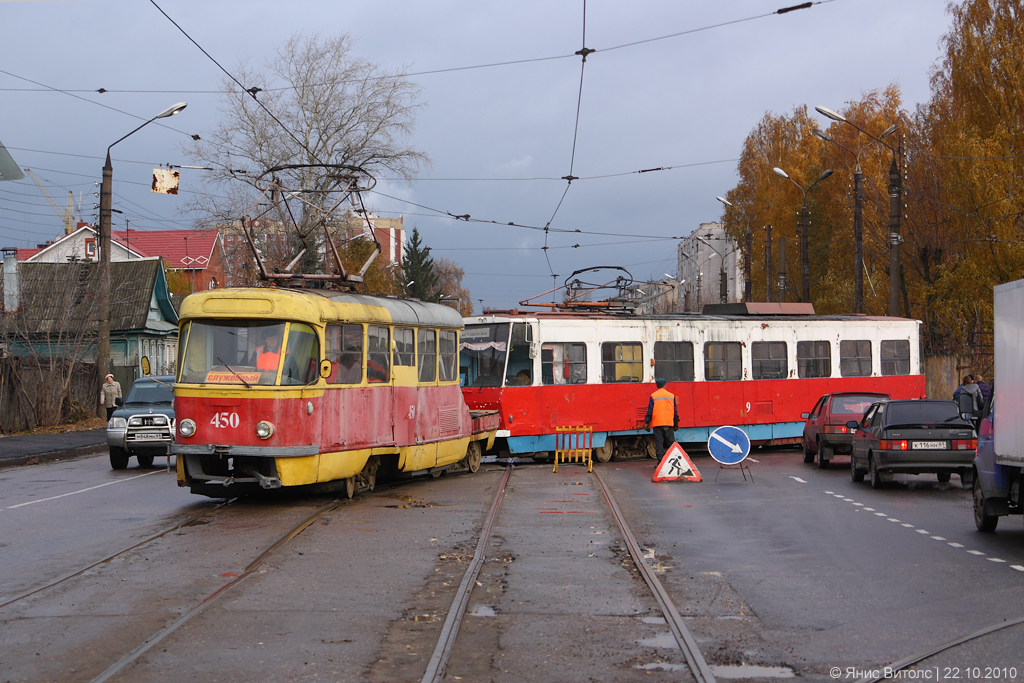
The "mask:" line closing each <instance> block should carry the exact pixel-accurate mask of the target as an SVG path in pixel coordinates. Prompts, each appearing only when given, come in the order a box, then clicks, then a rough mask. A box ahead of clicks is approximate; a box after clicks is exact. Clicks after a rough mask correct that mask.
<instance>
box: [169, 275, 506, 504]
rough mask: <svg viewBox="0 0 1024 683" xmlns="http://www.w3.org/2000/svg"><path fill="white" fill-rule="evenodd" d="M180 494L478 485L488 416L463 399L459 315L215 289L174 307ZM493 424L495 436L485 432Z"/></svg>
mask: <svg viewBox="0 0 1024 683" xmlns="http://www.w3.org/2000/svg"><path fill="white" fill-rule="evenodd" d="M180 318H181V327H180V336H179V353H178V373H177V376H176V382H175V385H174V408H175V415H176V419H177V435H176V442H175V444H174V445H173V446H172V453H174V454H175V455H177V456H178V457H177V468H178V484H179V485H180V486H189V487H190V488H191V490H192V492H193V493H199V494H204V495H209V496H214V497H225V496H235V495H239V494H240V493H245V492H248V491H253V490H259V489H273V488H280V487H290V486H307V485H316V486H319V487H321V488H327V489H331V490H341V491H342V492H344V493H345V494H346V495H348V496H352V495H353V494H354V493H355V491H356V490H358V489H360V488H368V489H372V488H373V486H374V485H375V482H376V479H377V476H378V471H380V472H381V473H382V474H387V475H396V476H397V475H399V474H413V473H420V472H423V473H433V474H437V473H439V472H441V471H443V470H445V469H448V468H451V467H453V466H465V467H466V468H468V469H469V470H471V471H476V469H477V467H479V463H480V454H481V451H482V450H483V448H485V447H489V446H490V444H491V443H492V442H493V439H494V429H495V427H496V426H497V416H496V415H493V414H487V413H483V414H475V415H473V414H471V413H470V410H469V408H468V407H467V406H466V403H465V401H464V400H463V398H462V393H461V391H460V389H459V376H458V367H459V333H460V330H461V329H462V327H463V323H462V319H461V318H460V317H459V315H458V313H457V312H456V311H454V310H453V309H451V308H449V307H447V306H441V305H437V304H428V303H423V302H419V301H410V300H405V299H395V298H386V297H374V296H365V295H359V294H352V293H345V292H335V291H327V290H289V289H280V288H272V287H271V288H252V289H215V290H210V291H207V292H202V293H198V294H193V295H191V296H189V297H188V298H186V299H185V300H184V301H183V302H182V306H181V314H180ZM491 423H493V424H491Z"/></svg>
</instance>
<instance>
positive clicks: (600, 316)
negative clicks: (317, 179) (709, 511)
mask: <svg viewBox="0 0 1024 683" xmlns="http://www.w3.org/2000/svg"><path fill="white" fill-rule="evenodd" d="M794 312H795V313H794ZM464 320H465V323H466V327H465V330H464V331H463V333H462V337H461V345H460V346H461V348H460V351H461V354H460V379H461V383H462V391H463V396H464V397H465V399H466V403H467V404H468V405H469V407H470V408H471V409H473V410H494V409H497V410H499V411H500V414H501V424H500V431H499V432H498V436H499V437H504V439H505V441H504V443H501V442H499V445H500V446H504V447H506V448H507V449H508V451H509V452H510V453H512V454H532V453H540V452H550V451H553V450H554V447H555V428H556V427H558V426H567V425H590V426H592V427H593V430H594V446H595V455H596V458H597V459H598V460H602V461H603V460H607V459H609V458H610V457H611V456H612V454H613V453H614V452H616V451H618V452H620V453H625V452H628V451H635V452H638V453H641V452H644V451H645V450H646V449H647V448H648V446H647V442H648V440H647V439H646V438H645V435H646V434H648V433H649V432H645V431H644V429H643V421H644V416H645V413H646V411H647V401H648V398H649V396H650V394H651V392H653V391H654V380H655V379H656V378H658V377H664V378H665V379H666V380H668V383H669V384H668V389H669V390H670V391H671V392H672V393H673V394H675V395H676V397H677V402H678V405H679V417H680V424H679V429H678V430H677V431H676V439H677V440H678V441H680V442H682V443H696V442H706V441H707V439H708V436H709V434H710V432H711V431H713V430H714V429H715V428H716V427H719V426H721V425H735V426H738V427H741V428H742V429H743V430H744V431H746V433H747V434H748V436H749V437H750V440H751V441H752V442H753V443H756V444H764V445H767V444H782V443H799V441H800V438H801V435H802V430H803V425H804V421H803V420H802V419H801V418H800V413H801V412H806V411H809V410H810V409H811V408H812V407H813V406H814V403H815V402H816V401H817V400H818V399H819V398H820V397H821V396H822V395H823V394H827V393H830V392H835V391H874V392H884V393H888V394H889V395H891V396H892V397H893V398H920V397H923V396H924V395H925V380H924V376H923V375H922V374H921V370H920V368H921V355H920V325H921V323H920V321H917V320H909V319H905V318H891V317H868V316H863V315H858V316H853V315H814V314H813V309H812V308H810V306H808V305H800V304H778V303H775V304H772V303H760V304H758V303H752V304H726V305H722V306H708V307H706V308H705V311H704V313H702V314H672V315H662V316H633V315H617V314H614V313H594V312H586V313H581V312H568V311H567V312H560V311H551V312H534V311H519V310H511V311H501V312H499V311H489V312H487V314H485V315H479V316H472V317H468V318H465V319H464Z"/></svg>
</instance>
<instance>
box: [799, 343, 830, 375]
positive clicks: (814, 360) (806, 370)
mask: <svg viewBox="0 0 1024 683" xmlns="http://www.w3.org/2000/svg"><path fill="white" fill-rule="evenodd" d="M796 370H797V375H799V377H800V379H808V378H811V377H831V376H832V345H831V344H829V343H828V342H827V341H798V342H797V343H796Z"/></svg>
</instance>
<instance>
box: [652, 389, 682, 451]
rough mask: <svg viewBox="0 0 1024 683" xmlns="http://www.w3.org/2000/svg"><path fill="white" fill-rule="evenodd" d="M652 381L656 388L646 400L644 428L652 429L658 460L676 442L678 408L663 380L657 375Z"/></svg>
mask: <svg viewBox="0 0 1024 683" xmlns="http://www.w3.org/2000/svg"><path fill="white" fill-rule="evenodd" d="M654 383H655V384H656V385H657V387H658V389H657V391H655V392H654V393H653V394H651V398H650V400H649V401H648V402H647V416H646V417H645V418H644V429H653V430H654V449H655V451H656V452H657V458H658V460H661V458H662V457H664V455H665V451H667V450H668V447H669V446H671V445H672V444H674V443H675V442H676V429H678V428H679V409H678V407H677V406H676V397H675V396H673V395H672V393H671V392H670V391H669V390H668V389H666V388H665V384H666V382H665V380H664V379H663V378H661V377H659V378H658V379H657V380H655V382H654Z"/></svg>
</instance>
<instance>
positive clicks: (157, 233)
mask: <svg viewBox="0 0 1024 683" xmlns="http://www.w3.org/2000/svg"><path fill="white" fill-rule="evenodd" d="M78 226H79V227H78V229H77V230H75V231H74V232H72V233H71V234H68V235H64V236H63V237H61V238H60V239H58V240H55V241H54V242H52V243H48V244H45V245H40V246H39V247H38V248H36V249H19V250H18V261H21V262H28V263H67V262H70V261H98V260H99V254H98V252H97V250H96V245H97V243H98V241H99V240H98V237H99V235H98V231H97V229H96V228H94V227H93V226H91V225H89V224H87V223H79V224H78ZM111 241H112V243H113V244H112V245H111V250H110V260H111V262H115V263H116V262H121V261H131V260H133V259H143V258H153V257H156V256H160V257H162V258H163V261H164V266H165V267H166V268H167V269H168V270H169V271H171V272H172V273H173V274H177V275H178V276H177V277H174V275H172V276H171V277H170V278H169V284H170V286H171V291H172V293H174V294H178V295H186V294H190V293H192V292H194V291H197V290H202V289H213V288H215V287H223V286H224V285H225V283H226V277H225V272H224V267H225V256H224V244H223V241H222V240H221V236H220V233H219V232H218V231H216V230H113V231H111Z"/></svg>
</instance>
